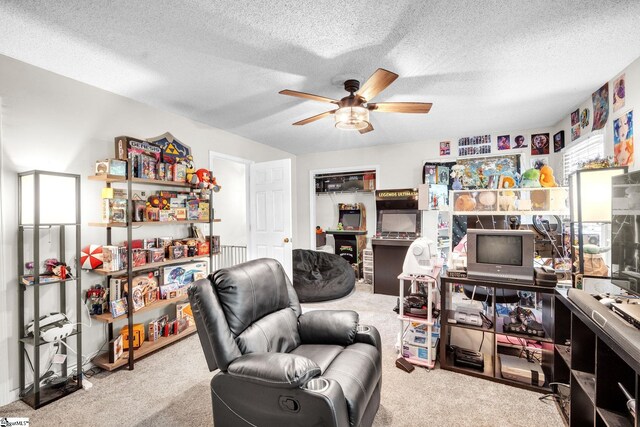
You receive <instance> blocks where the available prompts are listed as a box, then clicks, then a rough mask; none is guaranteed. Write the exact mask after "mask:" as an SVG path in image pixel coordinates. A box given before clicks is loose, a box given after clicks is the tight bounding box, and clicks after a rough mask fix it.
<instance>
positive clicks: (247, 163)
mask: <svg viewBox="0 0 640 427" xmlns="http://www.w3.org/2000/svg"><path fill="white" fill-rule="evenodd" d="M214 159H223V160H229V161H232V162H236V163H242V164H244V165H245V168H244V182H245V206H246V218H247V224H246V236H247V259H251V258H249V255H250V254H249V251H250V250H251V249H250V248H251V221H250V220H249V219H250V218H251V206H250V203H249V189H250V186H249V184H250V182H249V179H250V177H251V174H250V169H251V168H250V167H251V165H252V164H253V163H255V162H254V161H253V160H249V159H243V158H242V157H236V156H231V155H229V154H224V153H219V152H217V151H209V169H210V170H211V171H212V172H213V175H214V176H215V174H216V171H215V169H214V167H213V160H214ZM220 184H224V183H220ZM222 188H223V189H224V185H223V187H222ZM221 191H222V190H221ZM214 208H215V207H214ZM221 220H223V221H224V218H221Z"/></svg>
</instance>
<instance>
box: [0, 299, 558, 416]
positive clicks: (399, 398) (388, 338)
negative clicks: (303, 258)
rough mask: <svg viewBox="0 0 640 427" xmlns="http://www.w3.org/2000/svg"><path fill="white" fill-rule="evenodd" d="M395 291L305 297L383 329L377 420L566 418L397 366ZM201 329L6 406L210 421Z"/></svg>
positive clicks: (529, 401) (485, 386)
mask: <svg viewBox="0 0 640 427" xmlns="http://www.w3.org/2000/svg"><path fill="white" fill-rule="evenodd" d="M395 300H396V299H395V297H390V296H385V295H376V294H372V293H370V292H367V291H366V290H365V289H363V288H362V287H361V286H358V290H356V292H354V293H352V294H351V295H349V296H347V297H345V298H342V299H340V300H336V301H330V302H323V303H316V304H303V307H304V309H305V310H313V309H352V310H356V311H357V312H358V313H359V314H360V319H361V323H364V324H372V325H374V326H376V327H377V328H378V329H379V330H380V333H381V335H382V343H383V355H382V358H383V373H382V378H383V379H382V402H381V406H380V409H379V410H378V414H377V416H376V419H375V422H374V426H416V425H421V426H429V425H433V426H456V427H457V426H474V427H478V426H523V427H525V426H526V427H529V426H532V425H545V426H562V425H563V422H562V420H561V417H560V415H559V413H558V411H557V410H556V406H555V404H553V403H552V402H541V401H539V400H538V397H539V396H540V395H539V394H537V393H533V392H529V391H526V390H521V389H518V388H515V387H510V386H506V385H502V384H497V383H493V382H490V381H485V380H481V379H478V378H474V377H470V376H466V375H461V374H456V373H453V372H448V371H443V370H440V369H435V370H433V371H430V372H429V371H426V370H424V369H416V370H415V371H413V372H412V373H411V374H407V373H405V372H403V371H400V370H399V369H397V368H395V364H394V360H395V358H396V353H395V350H394V341H395V337H396V334H397V331H398V321H397V320H396V318H395V313H393V312H392V311H391V308H392V307H393V306H394V305H395ZM212 377H213V373H210V372H209V371H208V370H207V367H206V363H205V360H204V355H203V353H202V350H201V347H200V342H199V341H198V337H197V336H196V335H193V336H191V337H189V338H186V339H184V340H182V341H180V342H178V343H176V344H174V345H172V346H170V347H167V348H165V349H163V350H162V351H160V352H158V353H156V354H153V355H151V356H149V357H147V358H145V359H142V360H140V361H139V362H138V363H136V368H135V370H134V371H132V372H129V371H127V370H120V371H116V372H112V373H107V372H103V373H100V374H98V375H96V376H94V377H92V378H91V380H90V381H91V382H92V383H93V388H91V389H90V390H89V391H78V392H76V393H74V394H72V395H70V396H68V397H66V398H64V399H62V400H59V401H57V402H54V403H52V404H51V405H49V406H46V407H44V408H42V409H40V410H38V411H34V410H32V409H31V408H30V407H29V406H27V405H26V404H24V403H22V402H21V401H18V402H14V403H12V404H10V405H7V406H4V407H1V408H0V418H1V417H28V418H30V421H31V426H36V427H39V426H158V425H166V426H210V425H212V424H213V421H212V413H211V400H210V391H209V381H210V380H211V378H212Z"/></svg>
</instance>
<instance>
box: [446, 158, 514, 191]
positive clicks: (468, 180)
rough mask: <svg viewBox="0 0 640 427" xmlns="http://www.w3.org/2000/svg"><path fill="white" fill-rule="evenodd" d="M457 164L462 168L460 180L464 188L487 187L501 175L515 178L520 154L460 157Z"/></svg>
mask: <svg viewBox="0 0 640 427" xmlns="http://www.w3.org/2000/svg"><path fill="white" fill-rule="evenodd" d="M457 165H459V166H461V167H462V168H463V170H462V174H461V178H460V181H461V184H462V186H463V187H464V188H488V187H489V184H490V182H491V183H493V182H496V181H497V179H498V178H499V177H500V176H501V175H505V176H510V177H512V178H515V177H516V175H517V174H518V173H520V155H519V154H513V155H502V156H499V157H484V158H477V159H461V160H458V163H457ZM492 177H493V178H492Z"/></svg>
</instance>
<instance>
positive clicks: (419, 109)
mask: <svg viewBox="0 0 640 427" xmlns="http://www.w3.org/2000/svg"><path fill="white" fill-rule="evenodd" d="M432 105H433V104H431V103H429V102H378V103H373V104H368V105H367V108H368V109H369V110H371V111H380V112H382V113H420V114H426V113H428V112H429V110H431V106H432Z"/></svg>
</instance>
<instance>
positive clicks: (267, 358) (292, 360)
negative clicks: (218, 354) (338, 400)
mask: <svg viewBox="0 0 640 427" xmlns="http://www.w3.org/2000/svg"><path fill="white" fill-rule="evenodd" d="M227 373H228V374H229V375H231V376H233V377H237V378H242V379H244V380H247V381H251V382H254V383H257V384H262V385H266V386H270V387H279V388H295V387H299V386H301V385H302V384H305V383H306V382H307V381H309V380H310V379H311V378H313V377H316V376H318V375H320V367H319V366H318V365H317V364H316V363H315V362H314V361H312V360H311V359H308V358H306V357H304V356H298V355H296V354H290V353H249V354H245V355H243V356H240V357H239V358H237V359H236V360H234V361H233V362H232V363H231V364H230V365H229V367H228V368H227Z"/></svg>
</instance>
